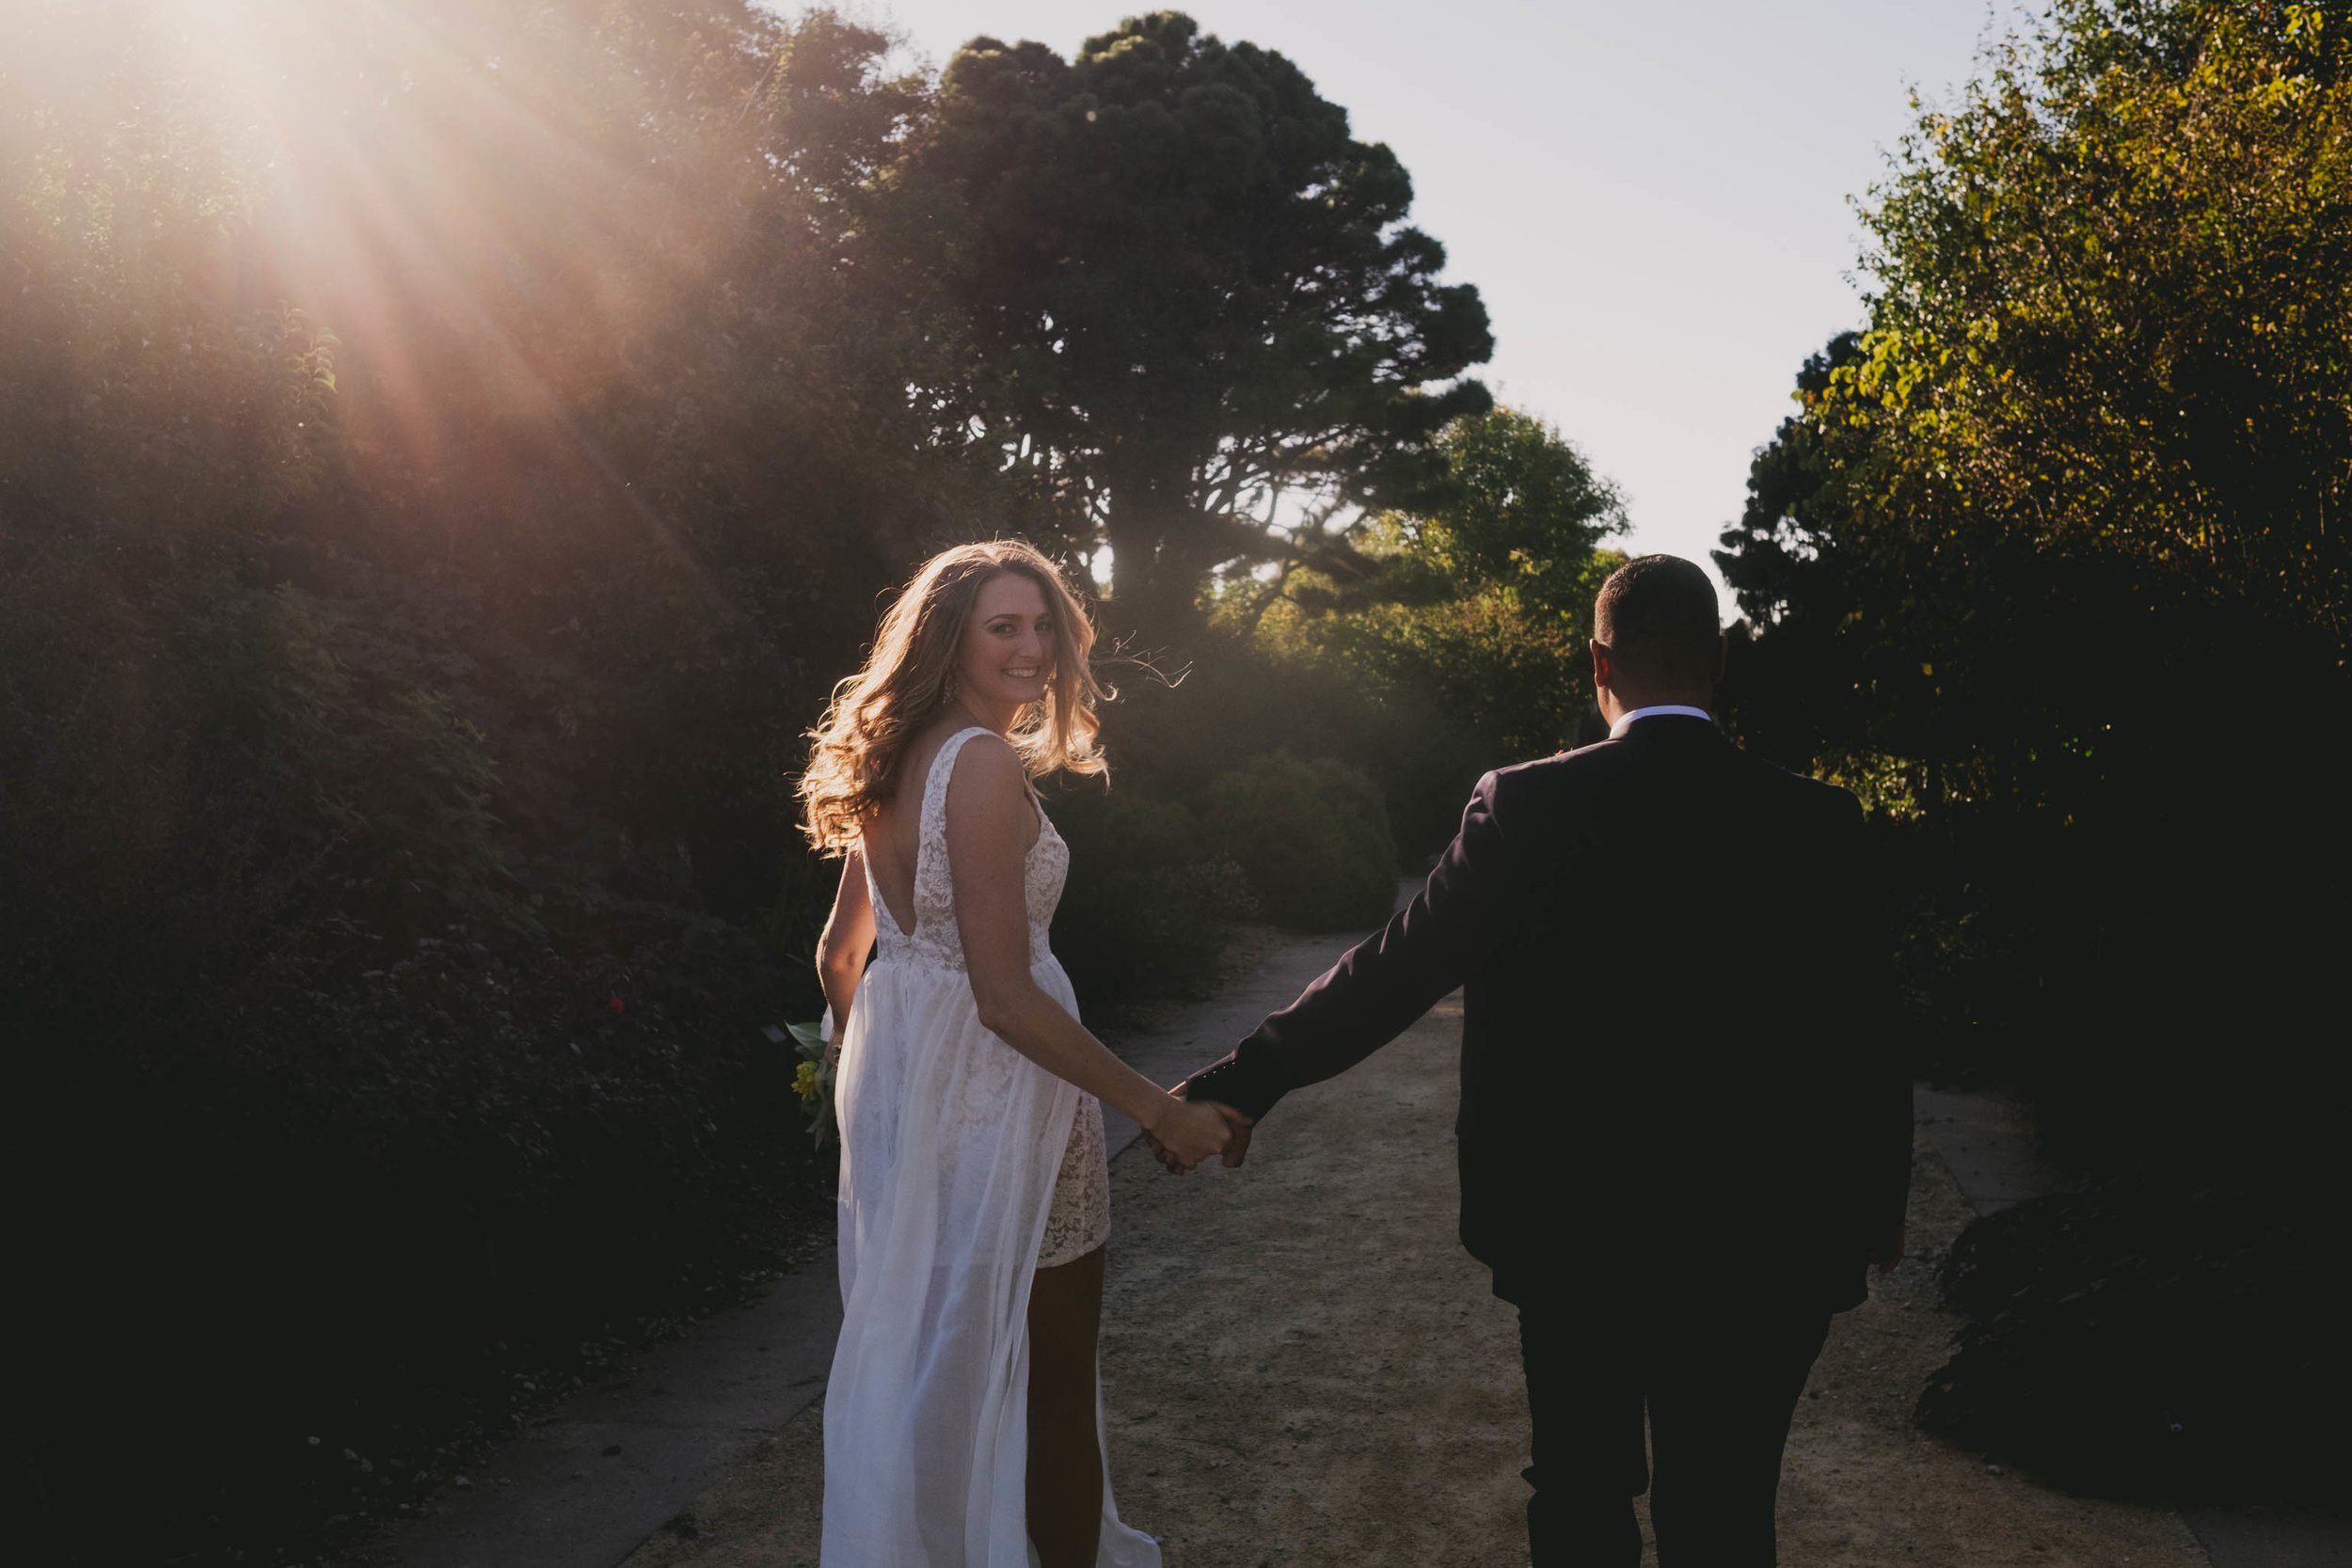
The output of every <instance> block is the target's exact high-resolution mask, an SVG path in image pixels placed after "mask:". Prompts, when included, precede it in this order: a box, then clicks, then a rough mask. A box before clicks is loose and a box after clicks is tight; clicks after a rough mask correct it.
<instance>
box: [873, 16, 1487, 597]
mask: <svg viewBox="0 0 2352 1568" xmlns="http://www.w3.org/2000/svg"><path fill="white" fill-rule="evenodd" d="M898 182H899V188H900V190H901V193H902V199H903V201H904V202H905V203H906V204H907V210H909V211H912V212H914V213H915V214H919V216H920V221H921V222H922V223H924V224H926V225H928V226H929V229H930V232H931V233H932V234H933V236H934V240H935V245H936V247H937V248H936V251H935V261H934V262H933V269H932V271H931V273H930V276H929V277H926V278H925V279H924V283H925V286H926V287H936V288H938V289H941V290H943V291H945V293H946V294H947V295H948V297H950V298H951V299H952V300H953V301H954V302H955V303H956V305H957V307H958V309H959V313H960V315H961V317H962V318H963V321H964V323H965V325H966V329H967V330H968V331H969V333H970V337H969V349H970V357H969V359H968V361H967V362H966V364H965V365H964V366H963V368H962V372H961V376H960V380H959V384H958V385H957V386H955V387H952V388H941V391H940V408H941V410H942V412H943V413H944V414H945V415H946V419H947V420H948V422H949V424H950V426H951V428H952V430H953V431H954V432H955V433H957V434H959V435H968V436H969V437H970V438H971V439H973V440H975V441H977V442H978V443H980V444H981V445H983V446H985V447H987V448H989V449H990V450H992V451H1001V452H1003V453H1005V454H1007V455H1008V456H1009V457H1010V458H1011V459H1013V460H1014V461H1016V462H1017V463H1018V464H1021V465H1025V466H1027V467H1029V468H1030V469H1031V470H1032V471H1033V472H1034V473H1035V475H1036V476H1037V479H1038V483H1039V484H1040V485H1041V487H1042V488H1043V489H1044V490H1045V491H1046V492H1047V493H1049V494H1050V495H1052V496H1053V497H1054V498H1055V499H1056V501H1057V504H1058V505H1059V507H1060V508H1061V509H1062V512H1063V515H1065V517H1066V518H1067V519H1068V520H1069V522H1068V526H1069V527H1070V529H1071V531H1072V533H1073V538H1074V540H1075V541H1076V542H1077V543H1079V544H1080V545H1081V546H1093V545H1096V544H1108V545H1109V546H1111V550H1112V583H1113V588H1114V594H1115V597H1116V598H1117V599H1118V600H1119V601H1120V606H1121V608H1120V611H1119V612H1118V615H1117V617H1116V619H1117V620H1118V621H1119V622H1121V623H1126V624H1130V625H1133V624H1141V625H1143V626H1149V627H1153V628H1157V631H1165V630H1167V629H1168V628H1171V627H1180V626H1183V625H1184V623H1185V622H1186V621H1187V620H1188V619H1189V615H1190V611H1191V607H1192V604H1193V599H1194V595H1195V594H1196V593H1197V592H1198V591H1199V590H1200V587H1201V586H1202V585H1203V584H1204V583H1205V581H1206V579H1207V578H1208V575H1209V574H1210V572H1211V571H1212V569H1214V568H1216V567H1217V566H1219V565H1221V564H1225V563H1229V562H1247V561H1257V560H1263V559H1267V558H1269V557H1272V556H1275V555H1277V554H1279V553H1280V550H1281V546H1280V545H1279V542H1278V541H1277V540H1276V539H1275V538H1273V537H1272V536H1271V535H1270V534H1269V531H1268V529H1269V524H1270V522H1271V521H1272V518H1273V516H1274V508H1275V505H1276V502H1277V501H1278V499H1280V498H1282V497H1283V496H1285V495H1288V494H1293V493H1295V492H1298V491H1302V490H1303V491H1313V492H1327V493H1328V494H1329V495H1331V496H1333V497H1336V498H1339V499H1344V500H1345V501H1346V502H1348V503H1352V504H1359V505H1367V506H1375V507H1379V506H1406V505H1410V504H1413V503H1415V502H1416V501H1418V500H1419V499H1422V496H1423V494H1424V492H1425V491H1426V490H1427V489H1428V487H1429V486H1430V485H1431V484H1432V483H1433V482H1437V481H1439V480H1441V479H1442V478H1443V476H1444V473H1445V463H1444V460H1443V458H1442V456H1441V455H1440V454H1439V453H1438V452H1437V451H1435V450H1434V447H1433V444H1432V443H1433V438H1434V437H1435V436H1437V434H1438V431H1439V430H1441V429H1443V428H1444V426H1445V425H1446V424H1447V422H1448V421H1449V420H1453V419H1454V418H1455V417H1457V416H1459V415H1461V414H1464V413H1470V412H1475V411H1477V410H1478V409H1481V408H1483V407H1485V406H1486V403H1487V396H1486V389H1485V388H1484V387H1483V386H1481V385H1480V384H1479V383H1478V382H1476V381H1473V380H1468V379H1464V378H1463V375H1464V372H1466V371H1468V370H1469V368H1470V366H1472V365H1474V364H1477V363H1478V362H1480V361H1481V360H1484V359H1485V358H1486V356H1487V355H1488V354H1489V353H1490V352H1491V350H1492V339H1491V338H1490V336H1489V334H1488V332H1487V328H1486V310H1485V308H1484V307H1483V306H1482V305H1481V304H1480V302H1479V298H1478V294H1477V292H1476V290H1475V289H1473V288H1471V287H1470V286H1469V285H1467V284H1442V283H1440V282H1438V273H1439V271H1440V269H1441V268H1442V266H1443V264H1444V260H1445V256H1444V251H1443V249H1442V248H1441V247H1440V246H1439V245H1438V243H1437V242H1436V241H1435V240H1433V239H1431V238H1430V237H1429V236H1428V235H1426V234H1424V233H1422V231H1421V230H1417V229H1414V228H1411V227H1409V226H1408V225H1406V222H1405V218H1406V211H1407V209H1408V207H1409V205H1410V203H1411V199H1412V182H1411V181H1410V180H1409V179H1408V178H1407V176H1406V172H1405V169H1404V167H1403V166H1401V165H1400V164H1399V163H1398V162H1397V160H1396V157H1395V155H1394V154H1393V153H1391V151H1390V150H1388V149H1387V148H1386V147H1383V146H1380V145H1378V144H1375V143H1366V142H1361V141H1359V140H1357V139H1356V138H1355V137H1354V136H1353V135H1351V134H1350V133H1349V129H1348V120H1347V114H1346V111H1344V110H1343V109H1342V108H1341V107H1340V106H1339V105H1337V104H1334V103H1329V102H1328V101H1327V100H1325V99H1324V98H1322V97H1321V96H1319V95H1318V94H1317V93H1316V91H1315V89H1314V86H1313V84H1312V83H1311V82H1310V81H1309V80H1308V78H1307V77H1306V75H1305V74H1304V73H1303V72H1302V71H1299V69H1298V68H1297V67H1296V66H1295V65H1294V64H1292V63H1291V62H1290V61H1289V60H1288V59H1286V58H1284V57H1283V56H1282V55H1278V54H1275V53H1273V52H1271V51H1269V50H1264V49H1260V48H1258V47H1257V46H1255V45H1253V44H1248V43H1237V44H1232V45H1228V44H1226V43H1223V42H1221V41H1220V40H1217V39H1216V38H1214V37H1210V36H1205V35H1203V34H1202V33H1201V32H1200V28H1199V26H1198V25H1197V24H1195V23H1194V22H1193V21H1192V20H1191V19H1190V18H1189V17H1186V16H1184V15H1181V14H1179V13H1175V12H1158V13H1154V14H1152V15H1149V16H1144V17H1139V18H1135V19H1132V20H1130V21H1128V22H1126V23H1124V24H1121V25H1120V27H1119V28H1118V29H1117V30H1116V31H1113V32H1109V33H1105V34H1103V35H1102V36H1100V37H1097V38H1094V39H1090V40H1088V41H1087V43H1086V45H1085V47H1084V48H1082V49H1081V50H1080V51H1079V52H1078V54H1077V55H1076V56H1075V57H1074V58H1073V59H1070V60H1064V59H1062V58H1061V57H1060V56H1059V55H1056V54H1055V53H1054V52H1053V51H1051V50H1049V49H1047V48H1045V47H1044V46H1043V45H1041V44H1037V43H1019V44H1006V43H1003V42H1001V41H999V40H995V39H991V38H981V39H976V40H973V41H972V42H971V43H969V44H967V45H965V46H964V48H963V49H962V50H961V51H960V52H959V53H958V54H957V55H956V56H955V57H954V59H953V60H951V61H950V62H949V64H948V66H947V68H946V73H945V75H944V77H943V79H942V81H941V84H940V90H939V101H938V105H937V111H936V114H935V116H934V117H933V119H932V120H931V121H930V123H929V124H928V125H927V126H926V127H925V128H924V130H923V131H922V132H921V134H919V135H916V136H914V137H913V138H912V139H911V140H910V143H909V146H908V150H907V155H906V159H905V163H904V166H903V167H902V168H901V169H900V170H899V171H898ZM1157 631H1155V635H1156V634H1157Z"/></svg>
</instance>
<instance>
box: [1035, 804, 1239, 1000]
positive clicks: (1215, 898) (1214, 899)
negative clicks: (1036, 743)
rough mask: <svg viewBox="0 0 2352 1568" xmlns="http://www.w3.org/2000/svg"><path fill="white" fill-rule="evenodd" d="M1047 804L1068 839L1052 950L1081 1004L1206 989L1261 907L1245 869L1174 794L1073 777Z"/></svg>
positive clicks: (1184, 993) (1190, 992)
mask: <svg viewBox="0 0 2352 1568" xmlns="http://www.w3.org/2000/svg"><path fill="white" fill-rule="evenodd" d="M1051 808H1052V811H1053V816H1054V824H1055V826H1056V828H1057V830H1058V831H1059V832H1060V833H1061V835H1062V836H1063V837H1064V838H1065V839H1067V840H1069V842H1070V881H1069V885H1068V886H1067V887H1066V888H1065V889H1064V890H1063V892H1062V901H1061V907H1060V909H1059V910H1058V911H1057V912H1056V914H1055V917H1054V952H1055V955H1056V956H1057V958H1060V959H1061V961H1062V965H1063V967H1064V968H1066V969H1068V970H1069V971H1070V979H1071V984H1072V985H1073V987H1074V988H1076V990H1077V992H1078V1003H1079V1007H1080V1009H1081V1011H1083V1012H1085V1013H1087V1014H1089V1016H1091V1015H1092V1014H1093V1013H1094V1012H1095V1011H1096V1010H1097V1009H1098V1008H1101V1007H1103V1006H1112V1007H1116V1006H1119V1005H1120V1004H1121V1003H1126V1002H1133V1001H1137V1000H1143V999H1148V998H1152V997H1159V996H1194V995H1199V994H1200V993H1201V992H1202V991H1204V990H1206V989H1207V987H1208V984H1209V982H1210V981H1211V980H1213V979H1214V978H1215V977H1216V969H1217V962H1218V959H1219V958H1221V956H1222V955H1223V953H1224V950H1225V944H1226V941H1227V939H1228V938H1229V937H1230V936H1231V935H1232V928H1233V927H1234V925H1235V924H1236V923H1238V922H1240V921H1245V920H1248V919H1250V918H1251V917H1252V916H1254V915H1255V914H1256V912H1257V901H1256V898H1255V896H1254V895H1252V893H1251V891H1250V887H1249V883H1248V879H1246V878H1245V877H1244V876H1243V875H1242V872H1241V868H1240V867H1239V866H1238V865H1237V864H1235V863H1234V862H1233V861H1232V858H1231V857H1230V856H1228V855H1225V854H1223V853H1220V852H1217V851H1216V849H1215V847H1213V846H1211V845H1210V844H1209V843H1207V842H1206V840H1205V838H1204V836H1203V834H1202V833H1201V831H1200V824H1199V823H1198V821H1197V820H1196V819H1195V818H1194V816H1193V815H1192V813H1191V812H1190V811H1188V810H1186V809H1185V808H1184V806H1183V805H1182V804H1180V803H1178V802H1176V801H1173V800H1153V799H1152V798H1150V797H1148V796H1144V795H1140V794H1138V793H1136V791H1135V790H1134V789H1132V788H1126V787H1121V788H1120V789H1117V790H1113V791H1109V792H1105V791H1104V788H1103V786H1102V784H1101V782H1100V781H1099V780H1094V779H1075V780H1071V781H1068V782H1066V783H1064V784H1061V785H1060V786H1059V787H1058V788H1057V789H1056V790H1055V792H1054V797H1053V800H1052V802H1051Z"/></svg>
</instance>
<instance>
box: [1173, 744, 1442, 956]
mask: <svg viewBox="0 0 2352 1568" xmlns="http://www.w3.org/2000/svg"><path fill="white" fill-rule="evenodd" d="M1209 819H1210V823H1211V832H1210V836H1211V841H1212V842H1213V843H1215V844H1216V845H1217V846H1218V847H1220V848H1223V849H1226V850H1229V851H1230V852H1231V853H1232V857H1233V858H1234V859H1235V860H1236V861H1238V862H1239V863H1241V867H1242V870H1243V872H1244V873H1245V874H1246V875H1247V876H1248V879H1249V883H1250V886H1251V887H1253V888H1255V889H1256V890H1257V894H1258V900H1259V903H1260V905H1261V907H1263V909H1264V911H1266V914H1267V916H1268V917H1269V918H1271V919H1273V920H1275V921H1276V922H1278V923H1279V924H1281V925H1284V926H1291V927H1297V928H1299V929H1302V930H1311V931H1328V930H1339V929H1343V928H1345V927H1357V928H1361V927H1370V926H1377V925H1379V924H1380V923H1381V922H1382V921H1383V920H1386V919H1387V918H1388V915H1389V911H1390V910H1391V907H1392V906H1393V905H1394V903H1395V901H1396V880H1397V875H1398V870H1397V855H1396V840H1395V839H1394V838H1393V837H1392V836H1391V834H1390V832H1389V816H1388V808H1387V806H1386V804H1385V803H1384V802H1383V801H1382V800H1381V798H1380V791H1379V789H1378V788H1377V787H1375V785H1374V784H1373V782H1372V781H1371V780H1370V779H1368V778H1366V777H1365V776H1364V775H1363V774H1362V773H1361V772H1359V771H1358V770H1357V769H1355V768H1350V767H1348V766H1347V765H1346V764H1344V763H1343V762H1339V761H1337V760H1335V759H1333V758H1330V757H1316V758H1314V759H1312V760H1311V761H1305V762H1302V761H1300V760H1299V759H1298V758H1297V757H1295V756H1293V755H1291V753H1289V752H1268V753H1266V754H1265V755H1263V756H1261V757H1259V758H1257V759H1255V760H1254V761H1252V762H1250V763H1249V764H1248V765H1247V766H1246V767H1243V768H1236V769H1234V770H1233V771H1232V772H1230V773H1226V774H1223V775H1221V776H1219V777H1218V778H1217V779H1216V781H1215V782H1214V783H1212V784H1210V785H1209Z"/></svg>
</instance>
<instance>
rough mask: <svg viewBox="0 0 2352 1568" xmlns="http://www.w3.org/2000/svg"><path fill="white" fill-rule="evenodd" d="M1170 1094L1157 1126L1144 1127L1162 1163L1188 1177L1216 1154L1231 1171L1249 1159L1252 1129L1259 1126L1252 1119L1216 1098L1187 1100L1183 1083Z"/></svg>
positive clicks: (1153, 1149) (1171, 1090) (1157, 1120)
mask: <svg viewBox="0 0 2352 1568" xmlns="http://www.w3.org/2000/svg"><path fill="white" fill-rule="evenodd" d="M1155 1120H1156V1125H1153V1126H1151V1127H1146V1128H1145V1129H1144V1130H1143V1135H1144V1137H1145V1138H1146V1139H1148V1140H1149V1141H1150V1142H1151V1145H1152V1154H1153V1155H1154V1156H1156V1157H1157V1158H1158V1160H1159V1162H1160V1164H1163V1165H1166V1166H1167V1167H1168V1170H1169V1171H1170V1172H1172V1173H1173V1174H1175V1175H1177V1176H1184V1175H1185V1174H1187V1173H1189V1172H1190V1171H1191V1169H1192V1167H1193V1166H1195V1165H1197V1164H1200V1162H1201V1161H1203V1160H1205V1159H1207V1158H1208V1157H1209V1156H1210V1155H1212V1154H1215V1155H1218V1156H1221V1158H1222V1163H1223V1164H1224V1166H1225V1168H1226V1169H1227V1170H1232V1169H1233V1168H1234V1167H1235V1166H1237V1165H1239V1164H1241V1163H1242V1162H1243V1161H1244V1160H1246V1159H1248V1156H1249V1130H1250V1128H1251V1127H1253V1126H1255V1125H1256V1123H1255V1122H1253V1121H1252V1120H1251V1118H1249V1117H1246V1116H1243V1115H1242V1114H1241V1113H1240V1112H1239V1111H1236V1110H1234V1109H1233V1108H1232V1106H1231V1105H1222V1104H1219V1103H1217V1102H1216V1101H1213V1100H1203V1101H1189V1100H1186V1099H1185V1098H1184V1085H1182V1084H1179V1085H1176V1087H1174V1088H1172V1089H1170V1090H1168V1106H1167V1107H1166V1108H1165V1110H1163V1112H1162V1113H1161V1115H1160V1116H1159V1117H1157V1118H1155Z"/></svg>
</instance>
